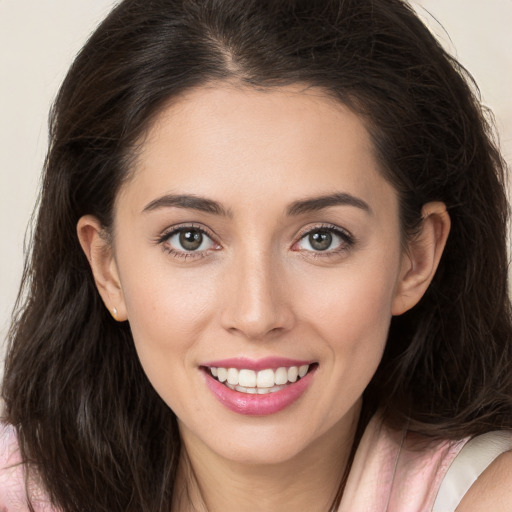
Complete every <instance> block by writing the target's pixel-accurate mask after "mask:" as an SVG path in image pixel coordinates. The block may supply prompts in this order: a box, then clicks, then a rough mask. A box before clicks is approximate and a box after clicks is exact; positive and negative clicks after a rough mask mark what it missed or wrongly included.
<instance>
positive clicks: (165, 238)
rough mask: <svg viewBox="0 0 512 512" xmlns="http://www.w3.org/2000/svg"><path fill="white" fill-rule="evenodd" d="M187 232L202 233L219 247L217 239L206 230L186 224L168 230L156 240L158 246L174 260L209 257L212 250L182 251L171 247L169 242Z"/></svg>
mask: <svg viewBox="0 0 512 512" xmlns="http://www.w3.org/2000/svg"><path fill="white" fill-rule="evenodd" d="M186 231H196V232H198V233H201V234H202V235H206V236H207V237H208V238H209V239H210V240H211V241H212V243H213V244H214V245H219V244H218V243H217V242H216V241H215V237H214V236H213V235H212V234H211V233H210V232H209V231H207V230H206V229H204V228H202V227H201V226H197V225H195V224H185V225H181V226H175V227H173V228H171V229H169V230H167V231H166V232H165V233H163V234H162V235H161V236H160V237H158V239H157V240H156V243H157V244H158V245H160V246H161V247H162V249H163V250H164V251H165V252H167V253H168V254H170V255H171V256H172V257H173V258H176V259H183V260H188V259H191V258H193V259H200V258H204V257H205V256H207V255H208V253H209V252H210V251H211V250H212V249H206V250H202V251H187V250H185V249H184V250H183V251H180V250H178V249H175V248H174V247H172V246H171V245H169V240H170V239H171V238H172V237H173V236H174V235H177V234H179V233H183V232H186ZM213 250H217V249H213Z"/></svg>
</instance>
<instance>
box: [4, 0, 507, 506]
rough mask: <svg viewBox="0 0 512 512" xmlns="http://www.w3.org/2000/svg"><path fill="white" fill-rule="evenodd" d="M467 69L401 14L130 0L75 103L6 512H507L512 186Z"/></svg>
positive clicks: (366, 8)
mask: <svg viewBox="0 0 512 512" xmlns="http://www.w3.org/2000/svg"><path fill="white" fill-rule="evenodd" d="M468 82H470V81H469V80H468V77H467V75H466V73H465V72H464V70H463V69H462V68H461V67H460V66H459V65H458V64H457V63H456V62H454V61H453V60H452V59H451V58H450V57H448V56H447V55H446V54H445V53H444V52H443V50H442V49H441V47H440V46H439V45H438V44H437V43H436V41H435V40H434V39H433V38H432V36H431V35H430V34H429V32H428V31H427V30H426V29H425V27H424V26H423V25H422V24H421V22H420V21H418V19H417V18H416V16H415V15H414V14H413V12H412V11H411V9H410V8H409V7H408V6H407V5H406V4H404V3H403V2H401V1H398V0H380V1H377V0H374V1H370V0H368V1H361V0H357V1H355V0H354V1H344V2H341V1H332V0H319V1H315V2H309V1H308V2H306V1H300V0H283V1H261V0H258V1H256V0H252V1H250V0H247V1H240V0H236V1H235V0H182V1H177V0H154V1H153V0H152V1H149V2H148V1H144V2H143V1H141V0H125V1H124V2H122V3H121V4H119V6H118V7H116V8H115V9H114V11H113V12H112V13H111V14H110V15H109V17H108V18H107V19H106V20H105V21H104V22H103V24H102V25H101V26H100V27H99V28H98V30H97V31H96V32H95V33H94V34H93V36H92V37H91V39H90V40H89V42H88V43H87V44H86V46H85V47H84V49H83V50H82V51H81V53H80V54H79V56H78V57H77V59H76V61H75V63H74V64H73V66H72V68H71V70H70V72H69V74H68V76H67V78H66V80H65V82H64V84H63V86H62V89H61V91H60V93H59V96H58V98H57V100H56V103H55V107H54V110H53V115H52V124H51V144H50V150H49V154H48V159H47V163H46V169H45V175H44V183H43V191H42V197H41V202H40V205H39V210H38V219H37V224H36V227H35V231H34V240H33V248H32V253H31V256H30V259H29V262H28V263H27V267H26V269H27V270H26V273H25V277H24V282H23V288H22V289H23V293H22V295H21V297H23V298H22V299H21V300H20V306H19V310H18V314H17V315H16V318H15V321H14V323H13V326H12V329H11V335H10V348H9V353H8V357H7V362H6V371H5V380H4V384H3V397H4V400H5V403H6V408H5V418H4V421H5V427H4V429H3V436H2V443H3V448H2V449H1V450H0V452H3V458H2V464H1V465H0V467H2V466H3V468H4V469H3V470H2V472H1V473H0V475H1V476H0V481H1V482H2V483H1V484H0V495H1V496H2V498H1V499H3V500H4V503H2V502H1V501H0V503H2V505H3V506H4V508H7V509H9V508H10V507H14V508H15V509H16V510H27V506H28V505H27V503H31V505H30V506H31V507H33V509H34V510H65V511H78V510H87V511H96V510H98V511H99V510H102V511H141V510H143V511H151V512H153V511H169V510H173V511H174V510H176V511H183V512H185V511H196V510H197V511H214V510H215V511H217V510H224V511H231V510H233V511H234V510H236V511H239V510H251V511H260V510H264V511H274V510H285V511H287V510H292V509H293V510H297V509H303V510H312V511H322V512H323V511H330V510H340V511H350V512H358V511H370V510H371V511H380V510H382V511H384V510H388V511H390V512H391V511H394V512H399V511H408V512H411V511H426V510H455V508H457V507H458V508H457V510H458V511H459V512H460V511H462V512H464V511H466V512H467V511H471V510H488V509H494V510H498V509H500V507H502V508H506V506H507V505H508V506H510V503H511V502H512V497H511V496H510V489H512V476H511V474H510V469H509V468H510V464H511V459H512V455H511V453H510V452H509V450H510V449H511V448H512V445H511V436H510V433H509V431H508V430H506V429H510V428H511V427H512V382H511V381H512V377H511V375H510V372H509V368H510V363H511V359H512V349H511V344H510V341H511V337H512V336H511V335H512V326H511V309H510V301H509V298H508V296H507V278H506V273H507V252H506V229H507V228H506V221H507V202H506V197H505V193H504V183H505V176H504V174H505V172H504V165H503V162H502V160H501V158H500V155H499V153H498V151H497V149H496V147H495V145H494V144H493V141H492V138H491V136H490V129H489V127H488V125H487V123H486V121H485V118H484V116H483V115H482V111H481V109H480V107H479V104H478V102H477V99H476V98H475V95H474V94H473V92H472V90H471V88H470V86H469V85H468ZM500 429H502V430H503V432H501V433H492V431H496V430H500ZM475 447H476V448H475ZM479 447H483V448H482V449H480V448H479ZM495 447H497V448H496V449H495ZM481 452H482V453H483V454H484V457H483V458H484V459H485V463H484V464H483V465H482V464H480V465H479V464H478V463H477V462H476V460H477V459H479V455H481ZM475 454H476V455H475ZM477 455H478V456H477ZM19 462H22V464H19ZM460 466H462V467H463V469H466V468H469V470H470V471H471V475H469V476H467V475H463V474H462V473H461V471H460V470H458V469H457V468H458V467H460ZM449 467H450V470H448V468H449ZM452 468H453V469H452ZM489 482H492V484H493V487H491V486H490V484H489ZM454 483H455V491H454V492H450V489H451V488H453V487H454V486H453V485H452V484H454ZM25 494H26V495H27V496H25ZM16 507H18V508H16ZM475 507H476V508H475Z"/></svg>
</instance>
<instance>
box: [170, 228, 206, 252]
mask: <svg viewBox="0 0 512 512" xmlns="http://www.w3.org/2000/svg"><path fill="white" fill-rule="evenodd" d="M161 243H163V244H165V245H167V246H169V248H170V249H172V250H173V251H176V252H180V253H190V252H201V251H207V250H208V249H212V248H214V246H215V243H214V242H213V240H212V239H211V238H210V237H209V236H208V235H207V234H206V233H205V232H204V231H203V230H202V229H198V228H194V227H183V228H178V229H176V230H174V231H173V232H172V233H170V234H168V235H165V236H164V237H162V239H161Z"/></svg>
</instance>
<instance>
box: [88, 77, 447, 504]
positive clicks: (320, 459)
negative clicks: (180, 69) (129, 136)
mask: <svg viewBox="0 0 512 512" xmlns="http://www.w3.org/2000/svg"><path fill="white" fill-rule="evenodd" d="M169 194H173V195H192V196H194V197H201V198H206V199H208V200H212V201H215V202H216V203H217V204H218V205H219V207H220V208H221V209H222V213H221V214H219V212H216V213H213V212H206V211H200V210H198V209H195V208H190V207H187V208H184V207H177V206H171V205H169V201H168V200H167V205H165V204H163V203H165V201H162V200H161V198H162V197H164V196H166V195H169ZM332 194H345V196H343V197H344V198H345V199H346V197H347V196H346V195H350V197H352V198H356V200H351V201H349V202H348V203H347V201H345V203H344V204H332V205H330V206H325V205H324V207H323V208H317V209H314V210H307V211H302V212H297V211H295V212H290V209H293V208H292V206H293V205H294V204H296V203H297V202H298V201H304V200H306V199H311V198H318V197H321V196H326V195H327V196H331V195H332ZM155 201H156V203H155ZM149 205H151V206H149ZM317 206H318V204H317ZM295 210H297V208H295ZM302 210H304V208H302ZM292 213H293V214H292ZM423 215H424V219H425V220H424V222H423V226H422V229H421V231H420V233H419V235H418V236H417V237H416V238H415V240H414V241H413V242H410V243H408V244H407V245H406V246H405V245H404V241H403V240H402V238H401V232H400V223H399V217H398V199H397V194H396V191H395V190H394V189H393V187H392V186H391V185H390V184H389V183H388V182H387V181H386V180H385V179H384V178H383V177H382V175H381V173H380V170H379V164H378V162H377V160H376V158H375V156H374V152H373V147H372V144H371V141H370V137H369V134H368V132H367V130H366V128H365V126H364V124H363V122H362V121H361V119H359V118H358V116H356V115H355V114H354V113H352V112H351V111H350V110H349V109H348V108H346V107H345V106H343V105H341V104H339V103H336V102H334V101H333V100H331V99H329V98H328V97H326V96H325V95H323V94H322V92H321V91H319V90H315V89H308V90H303V89H301V88H299V87H291V86H290V87H284V88H279V89H270V90H267V91H257V90H254V89H250V88H242V87H235V86H229V85H226V84H216V85H212V86H210V87H203V88H199V89H196V90H193V91H190V92H189V93H187V94H186V95H185V96H183V97H181V98H180V99H179V100H177V101H175V102H174V103H173V104H172V105H169V106H168V107H167V108H165V109H164V110H163V111H162V112H161V113H160V115H159V116H158V118H157V119H156V121H155V123H154V124H153V126H152V127H151V128H150V130H149V132H148V133H147V137H146V139H145V140H144V141H143V143H142V150H141V153H140V154H139V156H138V159H137V162H136V165H135V168H134V172H133V177H132V178H131V179H130V180H129V181H128V182H127V183H126V184H125V185H124V187H123V189H122V190H121V191H120V193H119V195H118V198H117V201H116V207H115V221H114V241H113V244H112V245H111V246H110V245H107V242H106V241H105V237H102V236H101V232H102V226H101V225H100V224H99V222H98V221H97V219H95V218H94V217H91V216H85V217H83V218H82V219H81V220H80V222H79V224H78V235H79V238H80V241H81V243H82V246H83V248H84V251H85V253H86V255H87V256H88V258H89V261H90V263H91V267H92V269H93V273H94V276H95V279H96V283H97V286H98V290H99V292H100V294H101V295H102V298H103V300H104V302H105V304H106V306H107V307H108V308H109V309H110V310H111V311H112V310H113V308H114V307H115V308H116V311H117V313H116V318H117V319H118V320H119V321H124V320H129V322H130V327H131V329H132V333H133V337H134V341H135V345H136V348H137V351H138V354H139V357H140V360H141V363H142V365H143V367H144V370H145V371H146V373H147V375H148V378H149V379H150V381H151V383H152V384H153V386H154V387H155V389H156V391H157V392H158V393H159V394H160V396H161V397H162V398H163V399H164V401H165V402H166V403H167V404H168V405H169V407H171V408H172V409H173V411H174V412H175V413H176V415H177V417H178V422H179V428H180V434H181V438H182V441H183V446H184V448H185V449H184V457H183V460H182V464H181V469H180V478H181V479H182V481H183V482H184V483H185V485H186V486H187V487H188V488H189V493H188V495H187V494H186V493H184V494H182V495H180V496H181V497H180V496H178V498H177V500H178V501H177V504H176V505H177V509H178V510H183V511H186V510H206V509H208V510H222V511H223V512H230V511H239V510H252V511H255V512H258V511H269V510H272V511H273V510H276V511H277V510H279V511H280V512H281V511H284V512H286V511H292V510H294V511H295V510H298V509H302V510H311V511H319V512H320V511H322V512H325V511H326V510H328V508H329V506H330V503H331V501H332V499H333V497H334V495H335V493H336V489H337V487H338V484H339V479H340V477H341V474H342V472H343V470H344V467H345V465H346V460H347V456H348V453H349V450H350V446H351V444H352V440H353V436H354V429H355V426H356V424H357V419H358V416H359V411H360V402H361V394H362V392H363V390H364V389H365V387H366V386H367V384H368V382H369V381H370V379H371V378H372V376H373V374H374V372H375V370H376V368H377V366H378V364H379V362H380V359H381V356H382V352H383V349H384V346H385V341H386V335H387V331H388V327H389V323H390V320H391V317H392V315H399V314H402V313H403V312H404V311H406V310H408V309H410V308H411V307H412V306H414V305H415V304H416V303H417V302H418V300H419V299H420V298H421V296H422V295H423V293H424V292H425V290H426V288H427V287H428V285H429V283H430V281H431V279H432V277H433V275H434V273H435V270H436V268H437V264H438V262H439V259H440V256H441V253H442V250H443V248H444V244H445V242H446V238H447V236H448V232H449V227H450V222H449V217H448V214H447V213H446V209H445V207H444V205H442V204H441V203H429V204H427V205H425V207H424V209H423ZM190 225H192V226H193V227H196V228H197V227H200V228H201V229H203V230H204V231H205V232H206V233H207V234H208V236H209V237H210V238H211V240H212V241H211V242H209V241H208V240H209V239H210V238H208V239H207V240H206V238H204V240H206V242H205V244H204V245H203V246H202V249H201V250H200V251H198V252H196V253H193V252H192V251H188V252H187V251H185V250H184V249H183V247H182V246H180V245H179V240H178V236H174V237H169V236H167V238H165V236H166V235H168V234H169V231H172V229H174V228H176V227H182V226H190ZM332 227H334V228H335V229H337V230H339V231H340V232H341V234H336V233H335V232H331V233H332V234H334V237H333V243H332V245H331V246H330V247H329V248H328V250H326V251H318V250H315V248H314V247H313V246H312V245H311V243H310V239H309V238H308V233H312V232H318V231H319V230H320V229H324V231H325V230H326V229H331V228H332ZM241 356H244V357H249V358H251V359H260V358H263V357H268V356H282V357H288V358H294V359H300V360H308V361H314V362H316V363H318V369H317V371H316V373H315V374H314V376H313V379H312V381H311V384H310V386H309V387H308V389H307V390H306V392H305V393H304V394H303V395H302V396H301V397H300V398H299V399H298V400H297V401H296V402H295V403H293V404H292V405H291V406H289V407H287V408H286V409H284V410H282V411H280V412H278V413H275V414H270V415H267V416H251V417H248V416H244V415H241V414H237V413H235V412H232V411H230V410H228V409H227V408H225V407H224V406H223V405H222V404H220V403H219V402H218V401H217V400H216V399H215V398H214V397H213V395H212V394H211V393H210V392H209V390H208V389H207V388H206V385H205V378H204V374H203V372H202V370H201V369H200V366H201V365H202V364H204V363H205V362H207V361H211V360H218V359H224V358H228V357H241ZM183 487H184V486H183ZM189 496H190V497H191V498H190V499H189ZM205 507H206V508H205Z"/></svg>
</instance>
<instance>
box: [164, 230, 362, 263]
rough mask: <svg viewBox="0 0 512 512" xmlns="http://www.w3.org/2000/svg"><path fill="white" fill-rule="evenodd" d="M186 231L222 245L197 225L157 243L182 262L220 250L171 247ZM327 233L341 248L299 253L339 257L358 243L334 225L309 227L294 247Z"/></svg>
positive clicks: (168, 233) (168, 234) (166, 234)
mask: <svg viewBox="0 0 512 512" xmlns="http://www.w3.org/2000/svg"><path fill="white" fill-rule="evenodd" d="M186 231H195V232H199V233H201V234H202V235H205V236H206V237H208V238H209V239H210V240H211V242H212V244H214V245H217V246H219V247H220V244H218V242H216V240H215V237H214V236H213V235H212V234H211V233H210V232H209V231H208V230H206V229H204V228H202V227H201V226H197V225H195V224H185V225H181V226H176V227H173V228H171V229H169V230H167V231H166V232H165V233H163V234H162V235H161V236H159V237H158V238H157V240H156V243H157V244H158V245H160V246H161V247H162V249H163V250H164V251H165V252H167V253H168V254H170V255H171V256H172V257H173V258H176V259H182V260H185V261H186V260H188V259H200V258H204V257H206V256H207V255H208V254H209V253H210V252H211V251H212V250H218V249H217V248H215V249H211V248H208V249H205V250H202V251H187V250H185V249H184V250H182V251H181V250H178V249H175V248H173V247H172V246H170V245H169V240H170V239H171V238H172V237H173V236H175V235H177V234H179V233H183V232H186ZM321 231H323V232H327V233H330V234H333V235H335V236H336V237H338V238H340V239H341V243H340V246H339V247H338V248H336V249H327V250H325V251H314V250H304V251H302V250H300V249H298V250H296V251H297V252H303V253H307V255H308V257H313V258H328V257H332V256H336V255H339V254H340V253H344V252H348V251H349V250H350V249H351V248H352V247H353V246H354V245H355V243H356V239H355V238H354V236H353V235H352V234H351V233H349V232H348V231H347V230H345V229H342V228H340V227H339V226H335V225H333V224H320V225H317V226H314V227H308V228H307V229H305V230H303V231H302V232H301V233H300V234H299V235H298V239H297V241H296V242H294V243H293V245H292V250H294V249H293V247H295V246H296V245H297V244H299V243H300V242H301V241H303V240H305V239H306V237H308V236H310V235H312V234H313V233H315V232H321Z"/></svg>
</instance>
